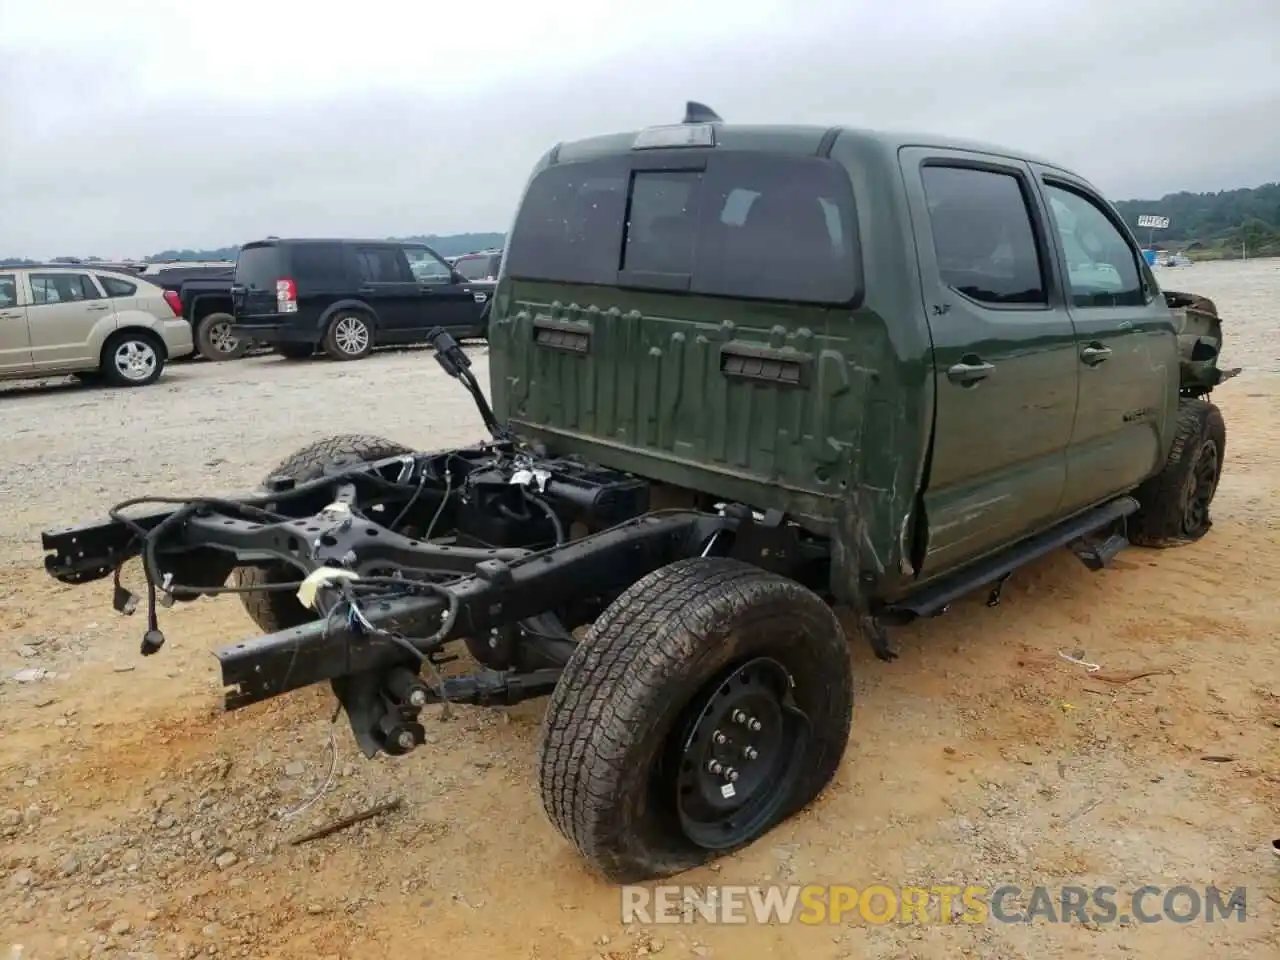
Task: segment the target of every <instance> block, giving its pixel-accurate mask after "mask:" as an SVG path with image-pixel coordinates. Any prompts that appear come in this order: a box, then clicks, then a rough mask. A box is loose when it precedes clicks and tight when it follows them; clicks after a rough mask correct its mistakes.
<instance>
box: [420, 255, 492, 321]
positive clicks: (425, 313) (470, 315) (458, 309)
mask: <svg viewBox="0 0 1280 960" xmlns="http://www.w3.org/2000/svg"><path fill="white" fill-rule="evenodd" d="M404 254H405V257H406V258H407V260H408V262H409V271H410V272H411V273H412V274H413V278H414V280H416V281H417V284H418V292H419V293H420V294H421V299H420V300H419V301H418V307H419V313H418V321H417V330H418V332H419V333H425V332H426V331H427V330H430V329H431V328H432V327H436V326H441V327H447V328H450V329H464V328H467V327H472V326H475V323H476V319H477V317H479V315H480V309H481V305H482V303H483V301H479V302H477V300H476V298H475V295H474V291H473V290H472V288H471V286H470V284H467V283H458V282H457V280H456V274H455V273H454V271H453V269H452V268H451V267H450V266H449V264H447V263H446V262H445V261H444V260H443V259H442V258H441V257H440V256H439V255H437V254H436V253H435V251H433V250H432V249H431V248H430V247H427V246H424V245H420V244H405V246H404Z"/></svg>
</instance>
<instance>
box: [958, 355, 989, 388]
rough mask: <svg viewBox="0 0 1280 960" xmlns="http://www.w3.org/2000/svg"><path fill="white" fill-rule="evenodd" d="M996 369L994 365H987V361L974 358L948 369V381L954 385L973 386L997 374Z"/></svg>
mask: <svg viewBox="0 0 1280 960" xmlns="http://www.w3.org/2000/svg"><path fill="white" fill-rule="evenodd" d="M995 369H996V367H995V364H994V363H987V362H986V361H985V360H979V359H978V358H977V357H972V358H969V359H966V360H962V361H961V362H960V363H956V364H953V365H952V366H950V367H948V368H947V379H948V380H950V381H951V382H952V383H959V384H963V385H968V384H973V383H977V382H978V381H979V380H985V379H987V377H989V376H991V374H992V373H994V372H995Z"/></svg>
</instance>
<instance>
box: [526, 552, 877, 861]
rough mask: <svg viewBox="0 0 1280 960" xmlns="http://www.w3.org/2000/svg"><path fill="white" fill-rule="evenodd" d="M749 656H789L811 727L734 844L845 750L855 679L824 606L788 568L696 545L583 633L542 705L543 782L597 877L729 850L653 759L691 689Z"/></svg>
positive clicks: (801, 794)
mask: <svg viewBox="0 0 1280 960" xmlns="http://www.w3.org/2000/svg"><path fill="white" fill-rule="evenodd" d="M752 656H769V657H774V658H776V659H777V660H778V661H780V662H781V663H782V664H783V665H784V666H785V667H786V669H787V671H788V672H789V673H790V674H791V677H792V679H793V680H794V687H793V691H792V692H793V694H794V696H795V698H796V700H797V702H798V703H799V704H800V705H801V706H802V708H803V709H804V710H805V712H806V713H807V714H808V715H809V718H810V721H811V725H812V727H811V737H810V740H809V747H808V749H807V750H805V751H804V755H803V757H802V759H801V760H800V761H799V764H798V768H797V771H796V772H795V774H794V776H793V777H792V779H791V781H790V786H789V787H788V788H787V793H786V797H785V800H784V801H783V802H782V803H781V805H780V807H779V808H778V809H777V811H776V814H775V815H774V817H773V819H772V820H771V821H770V822H769V823H766V824H763V825H761V826H760V828H759V829H758V830H757V831H756V832H755V833H754V834H753V835H752V836H751V837H748V838H744V839H743V841H742V843H739V844H738V845H737V846H739V847H741V846H744V845H746V844H747V843H750V842H752V841H753V840H754V839H757V838H758V837H759V836H761V835H762V834H764V833H765V832H767V831H768V830H769V829H771V828H772V827H773V826H775V825H776V824H778V823H780V822H781V821H783V820H785V819H786V818H787V817H790V816H791V815H793V814H794V813H796V812H797V811H799V810H800V809H801V808H803V807H804V806H805V805H807V804H808V803H809V802H810V801H812V800H813V799H814V798H815V797H816V796H817V795H818V793H819V792H820V791H821V790H822V789H823V788H824V787H826V786H827V784H828V783H830V782H831V780H832V778H833V777H834V775H835V773H836V770H837V768H838V767H839V765H840V761H841V758H842V757H843V755H844V750H845V746H846V745H847V743H848V739H849V727H850V721H851V714H852V707H853V682H852V672H851V667H850V661H849V650H848V642H847V640H846V638H845V635H844V632H843V630H842V629H841V626H840V623H839V621H838V620H837V619H836V616H835V614H834V613H833V612H832V610H831V608H830V607H829V606H828V605H827V604H826V603H824V602H823V601H822V600H821V599H820V598H819V597H818V596H817V595H816V594H814V593H812V592H811V591H810V590H808V589H806V588H805V587H803V586H801V585H800V584H798V583H796V582H795V581H792V580H788V579H786V578H784V577H781V576H778V575H776V574H772V573H768V572H766V571H763V570H761V569H759V568H757V567H753V566H751V565H749V564H746V563H742V562H739V561H736V560H731V559H726V558H720V557H707V558H703V557H697V558H693V559H688V560H681V561H678V562H676V563H673V564H670V565H669V566H666V567H663V568H661V569H659V570H656V571H655V572H653V573H651V574H649V575H648V576H647V577H644V578H643V579H641V580H639V581H637V582H636V583H635V584H633V585H632V586H631V587H630V588H629V589H628V590H626V591H625V592H624V593H623V594H622V595H621V596H620V597H619V598H618V599H617V600H616V601H615V602H614V603H613V604H611V605H610V606H609V608H608V609H607V610H606V611H605V612H604V614H603V615H602V616H601V617H600V618H599V619H598V620H597V621H596V622H595V623H594V624H593V625H592V626H591V627H590V629H589V630H588V631H587V633H586V634H585V636H584V638H583V639H582V641H581V643H580V644H579V646H578V648H577V650H576V651H575V652H574V654H573V656H572V657H571V658H570V660H569V663H568V664H567V665H566V667H565V669H564V672H563V674H562V675H561V678H560V680H559V683H558V684H557V686H556V688H555V691H554V692H553V693H552V695H551V698H550V703H549V705H548V707H547V712H546V717H545V719H544V721H543V739H542V745H541V754H540V759H539V783H540V789H541V794H542V804H543V807H544V809H545V810H546V812H547V815H548V816H549V817H550V819H551V822H552V823H553V824H554V825H555V827H556V828H557V829H558V830H559V831H560V833H561V834H562V835H563V836H564V837H565V838H566V839H567V840H569V842H570V843H572V844H573V845H574V846H575V847H576V848H577V850H578V852H579V853H580V854H581V855H582V856H583V857H584V858H585V859H586V860H587V862H588V863H589V864H590V865H591V866H592V867H594V868H595V869H596V870H597V871H599V872H600V873H601V874H602V875H603V876H604V877H605V878H606V879H608V880H610V881H612V882H615V883H631V882H637V881H641V880H646V879H652V878H657V877H663V876H669V875H671V874H673V873H678V872H680V871H683V870H687V869H690V868H692V867H694V866H697V865H698V864H700V863H704V862H706V861H707V860H709V859H711V858H712V857H714V856H717V855H720V854H723V853H725V852H727V850H726V849H720V850H709V849H706V848H704V847H701V846H698V845H695V844H694V843H693V842H692V841H691V840H690V839H688V837H687V836H686V835H685V832H684V831H683V829H682V828H681V825H680V822H679V818H678V817H677V815H676V813H675V806H676V805H675V799H676V798H675V792H674V790H673V791H671V792H670V794H662V795H655V793H654V792H653V781H654V776H653V772H654V770H655V769H656V764H657V763H658V758H659V757H661V756H662V755H663V754H664V752H665V751H667V750H668V749H669V742H670V738H671V735H672V732H673V730H674V729H676V728H677V727H678V726H679V718H680V717H681V715H682V714H683V713H684V712H685V710H686V709H687V707H688V705H689V704H690V702H691V701H693V700H694V699H695V698H697V697H699V696H700V695H701V694H700V693H699V691H701V690H703V688H704V687H705V686H706V685H707V684H708V682H709V681H713V680H714V679H715V678H716V677H717V675H718V674H720V673H721V672H722V671H723V670H724V669H725V668H726V667H727V666H730V665H732V664H733V663H735V662H737V661H739V660H740V659H743V658H750V657H752ZM713 692H714V688H713Z"/></svg>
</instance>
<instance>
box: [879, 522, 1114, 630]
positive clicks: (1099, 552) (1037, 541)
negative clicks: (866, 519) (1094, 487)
mask: <svg viewBox="0 0 1280 960" xmlns="http://www.w3.org/2000/svg"><path fill="white" fill-rule="evenodd" d="M1137 509H1138V501H1137V500H1134V499H1133V498H1132V497H1118V498H1116V499H1115V500H1110V501H1108V502H1107V503H1104V504H1102V505H1101V506H1098V507H1093V508H1092V509H1090V510H1086V511H1085V512H1084V513H1081V514H1077V515H1076V516H1074V517H1071V518H1070V519H1068V520H1064V521H1063V522H1062V523H1060V524H1058V525H1057V526H1056V527H1051V528H1050V529H1048V530H1046V531H1044V532H1043V533H1038V534H1036V535H1035V536H1034V537H1028V538H1027V539H1026V540H1021V541H1019V542H1018V543H1016V544H1014V545H1013V546H1012V547H1009V548H1007V549H1005V550H1001V551H1000V552H999V553H996V554H993V555H992V556H989V557H984V558H983V559H982V560H979V561H978V562H977V563H975V564H973V565H972V566H969V567H965V568H964V569H961V570H958V571H956V572H955V573H952V574H948V575H947V576H945V577H942V578H941V579H940V580H938V581H937V582H936V583H931V584H929V585H928V586H927V587H925V588H923V589H922V590H920V592H919V593H914V594H912V595H910V596H908V597H905V598H904V599H902V600H899V601H898V602H897V603H894V604H891V605H889V606H888V607H886V608H885V609H884V611H883V612H884V614H887V615H889V616H891V617H894V618H897V617H902V616H904V615H905V616H906V617H907V618H910V619H914V618H915V617H933V616H937V615H938V614H940V613H943V612H944V611H945V610H946V609H947V607H949V606H950V605H951V604H952V603H953V602H955V601H956V600H958V599H959V598H960V597H962V596H964V595H965V594H967V593H970V592H972V591H973V590H976V589H977V588H979V587H983V586H986V585H988V584H991V583H998V584H1003V582H1004V581H1005V580H1006V579H1008V577H1009V575H1010V574H1011V573H1013V571H1015V570H1017V569H1018V568H1019V567H1021V566H1023V565H1025V564H1027V563H1029V562H1030V561H1032V560H1036V559H1038V558H1039V557H1043V556H1044V555H1045V554H1046V553H1051V552H1053V551H1054V550H1057V549H1059V548H1061V547H1066V546H1070V547H1071V548H1072V551H1073V552H1074V553H1075V554H1076V556H1077V557H1079V558H1080V560H1081V562H1083V563H1084V564H1085V566H1087V567H1089V569H1091V570H1100V569H1102V568H1103V567H1105V566H1107V565H1108V564H1109V563H1110V562H1111V560H1112V559H1113V558H1114V557H1115V555H1116V554H1117V553H1119V552H1120V551H1121V550H1122V549H1124V547H1126V546H1128V543H1129V541H1128V540H1126V539H1125V538H1124V536H1122V535H1120V534H1114V535H1112V536H1110V537H1107V538H1106V539H1105V540H1103V541H1101V542H1100V543H1094V542H1093V541H1092V540H1090V539H1089V537H1090V535H1091V534H1096V533H1097V532H1098V531H1100V530H1104V529H1106V528H1107V527H1109V526H1110V525H1111V524H1113V523H1115V522H1116V521H1117V520H1122V519H1124V518H1125V517H1127V516H1129V515H1131V514H1133V513H1134V512H1135V511H1136V510H1137ZM993 596H994V598H995V601H994V603H991V605H992V606H995V605H996V604H997V603H999V594H998V588H997V592H995V593H994V594H993Z"/></svg>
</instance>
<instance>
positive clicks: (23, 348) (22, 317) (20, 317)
mask: <svg viewBox="0 0 1280 960" xmlns="http://www.w3.org/2000/svg"><path fill="white" fill-rule="evenodd" d="M18 289H19V288H18V273H17V271H10V272H8V273H0V375H3V374H18V373H24V372H27V371H30V370H31V333H30V331H29V330H28V328H27V308H26V307H24V306H23V305H22V303H23V299H24V298H22V297H21V296H20V295H19V292H18Z"/></svg>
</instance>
